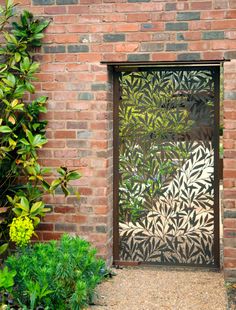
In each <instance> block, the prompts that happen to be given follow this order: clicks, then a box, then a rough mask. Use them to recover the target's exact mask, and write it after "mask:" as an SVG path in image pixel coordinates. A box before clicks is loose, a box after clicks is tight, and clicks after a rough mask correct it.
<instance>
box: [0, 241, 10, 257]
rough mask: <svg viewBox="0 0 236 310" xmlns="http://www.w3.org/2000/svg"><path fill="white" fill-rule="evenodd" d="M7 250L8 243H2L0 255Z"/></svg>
mask: <svg viewBox="0 0 236 310" xmlns="http://www.w3.org/2000/svg"><path fill="white" fill-rule="evenodd" d="M7 248H8V243H4V244H2V245H1V246H0V255H1V254H3V253H4V252H5V251H6V250H7Z"/></svg>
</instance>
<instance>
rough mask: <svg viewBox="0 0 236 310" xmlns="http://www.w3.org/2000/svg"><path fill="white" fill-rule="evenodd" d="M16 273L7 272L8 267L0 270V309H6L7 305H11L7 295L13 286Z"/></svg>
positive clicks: (10, 299) (9, 297)
mask: <svg viewBox="0 0 236 310" xmlns="http://www.w3.org/2000/svg"><path fill="white" fill-rule="evenodd" d="M15 275H16V271H15V270H12V271H9V270H8V267H7V266H5V267H4V268H3V269H2V270H1V269H0V309H2V310H3V309H8V308H7V305H9V304H11V303H12V298H11V296H10V294H9V292H11V290H12V287H13V286H14V277H15Z"/></svg>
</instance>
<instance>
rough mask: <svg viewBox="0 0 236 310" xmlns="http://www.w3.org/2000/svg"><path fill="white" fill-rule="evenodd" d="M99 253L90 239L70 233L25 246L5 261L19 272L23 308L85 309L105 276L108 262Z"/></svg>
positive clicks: (17, 282) (15, 292)
mask: <svg viewBox="0 0 236 310" xmlns="http://www.w3.org/2000/svg"><path fill="white" fill-rule="evenodd" d="M95 254H96V250H95V249H92V248H91V246H90V244H89V243H88V242H87V241H85V240H82V239H80V238H79V237H75V238H72V237H70V236H68V235H64V236H63V237H62V238H61V240H60V242H56V241H51V242H49V243H36V244H34V245H33V246H31V247H29V248H23V249H22V250H21V251H20V252H18V253H16V254H15V255H12V256H9V257H8V258H7V260H6V261H5V263H6V265H7V266H8V267H9V269H10V270H16V272H17V274H16V276H15V279H14V280H15V286H14V288H13V292H12V295H13V297H14V300H15V301H18V303H19V304H20V306H21V307H23V309H24V307H26V309H35V308H36V307H38V306H43V307H44V309H50V310H51V309H56V310H62V309H73V310H76V309H83V308H84V307H85V306H86V305H87V304H88V303H89V302H91V300H92V298H93V293H94V288H95V287H96V285H97V284H98V283H99V282H100V281H101V280H102V278H103V277H104V275H105V263H104V261H103V260H101V259H97V258H96V257H95Z"/></svg>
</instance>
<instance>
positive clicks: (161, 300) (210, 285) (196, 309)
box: [89, 267, 226, 310]
mask: <svg viewBox="0 0 236 310" xmlns="http://www.w3.org/2000/svg"><path fill="white" fill-rule="evenodd" d="M114 272H115V273H116V274H117V275H116V276H114V277H113V278H112V279H111V280H108V281H106V282H103V283H102V284H101V285H100V286H99V287H98V289H97V293H98V298H97V300H95V303H96V305H94V306H91V307H90V309H89V310H101V309H104V310H110V309H115V310H211V309H212V310H225V309H226V293H225V287H224V279H223V275H222V273H219V272H213V271H203V270H200V271H199V270H197V271H195V270H183V269H171V268H168V269H167V268H154V267H139V268H124V269H118V270H116V269H114Z"/></svg>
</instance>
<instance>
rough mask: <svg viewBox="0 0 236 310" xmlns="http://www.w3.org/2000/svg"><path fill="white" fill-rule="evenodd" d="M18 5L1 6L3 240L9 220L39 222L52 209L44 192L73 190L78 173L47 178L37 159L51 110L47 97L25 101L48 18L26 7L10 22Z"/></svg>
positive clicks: (0, 197)
mask: <svg viewBox="0 0 236 310" xmlns="http://www.w3.org/2000/svg"><path fill="white" fill-rule="evenodd" d="M14 6H15V5H14V3H13V2H12V0H6V5H5V7H0V27H1V29H2V34H3V39H4V40H3V42H2V43H0V215H1V217H0V225H1V226H0V240H3V239H4V240H8V239H9V223H11V222H12V220H13V218H14V217H22V218H23V219H26V218H29V220H30V221H32V222H33V225H34V227H36V226H37V225H38V223H39V222H40V220H41V217H43V216H44V215H45V213H46V212H48V211H50V209H49V208H47V206H46V205H45V203H44V202H43V195H44V194H45V193H51V194H54V193H55V190H56V189H57V188H58V187H61V189H62V191H63V193H64V194H65V196H67V195H69V194H70V193H71V192H73V190H71V189H70V188H68V184H69V182H70V181H71V180H75V179H78V178H80V174H79V173H78V172H77V171H69V170H68V169H67V168H66V167H61V168H58V169H57V171H58V173H59V177H58V178H57V179H55V180H54V181H52V182H51V183H49V182H48V181H47V176H48V175H49V174H50V173H51V170H50V169H48V168H44V167H41V166H40V164H39V161H38V155H37V152H38V150H39V149H41V148H42V147H43V146H44V145H45V144H46V143H47V138H46V136H45V133H46V131H45V130H46V124H47V122H46V121H45V120H42V119H41V118H39V116H40V114H42V113H46V112H47V109H46V103H47V98H46V97H45V96H41V97H38V98H36V99H34V100H33V101H26V100H25V98H26V97H25V95H26V94H27V93H28V94H32V93H34V91H35V87H34V85H33V82H34V81H35V79H36V78H35V76H34V75H35V73H36V72H37V71H38V69H39V63H38V62H36V61H34V57H33V52H34V51H35V48H38V47H40V46H41V44H42V38H43V36H44V35H43V31H44V30H45V28H46V27H47V26H48V25H49V21H47V20H43V19H35V18H34V16H33V15H32V14H31V13H30V12H28V11H24V12H23V13H22V14H21V15H20V17H19V18H18V19H14V22H13V23H12V27H8V26H9V25H8V23H9V19H10V18H11V17H13V16H14V13H13V9H14ZM13 226H14V225H13ZM11 227H12V226H11ZM18 232H19V230H18V231H16V234H17V233H18ZM16 237H17V236H16ZM12 240H14V238H13V239H12ZM6 248H7V242H6V243H3V244H1V245H0V254H2V253H3V252H4V251H5V250H6Z"/></svg>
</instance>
